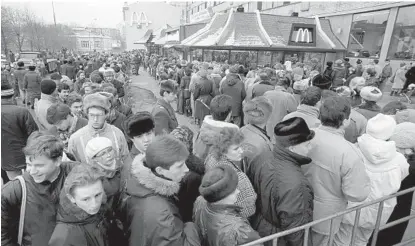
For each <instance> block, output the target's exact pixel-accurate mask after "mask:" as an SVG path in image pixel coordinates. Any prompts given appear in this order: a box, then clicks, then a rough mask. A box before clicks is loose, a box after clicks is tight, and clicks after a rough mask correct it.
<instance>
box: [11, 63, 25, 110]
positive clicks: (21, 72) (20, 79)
mask: <svg viewBox="0 0 415 246" xmlns="http://www.w3.org/2000/svg"><path fill="white" fill-rule="evenodd" d="M26 73H27V70H26V69H25V68H24V62H22V61H19V62H18V63H17V69H16V70H15V71H14V77H15V78H16V81H17V84H18V86H19V91H20V97H21V98H22V100H23V104H26V91H25V90H24V88H23V87H24V76H25V74H26Z"/></svg>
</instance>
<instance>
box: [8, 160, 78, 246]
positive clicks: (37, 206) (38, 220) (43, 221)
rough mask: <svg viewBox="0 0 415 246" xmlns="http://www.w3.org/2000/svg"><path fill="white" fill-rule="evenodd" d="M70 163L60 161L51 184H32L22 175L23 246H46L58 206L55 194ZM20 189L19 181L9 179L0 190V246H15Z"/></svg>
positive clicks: (20, 197)
mask: <svg viewBox="0 0 415 246" xmlns="http://www.w3.org/2000/svg"><path fill="white" fill-rule="evenodd" d="M74 165H80V164H79V163H74V162H63V163H62V164H61V165H60V173H59V175H58V177H57V178H56V180H55V181H53V182H52V183H51V182H48V181H45V182H42V183H39V184H38V183H35V181H34V180H33V178H32V177H31V176H30V175H29V174H28V173H24V174H23V178H24V180H25V181H26V189H27V190H26V191H27V202H26V212H25V221H24V228H23V243H22V245H24V246H30V245H32V246H45V245H48V242H49V239H50V237H51V235H52V232H53V230H54V229H55V225H56V213H57V210H58V206H59V194H60V191H61V189H62V188H63V185H64V182H65V179H66V177H67V176H68V174H69V172H70V171H71V170H72V167H73V166H74ZM21 202H22V187H21V184H20V182H19V180H12V181H10V182H8V183H7V184H5V185H4V186H3V187H2V190H1V245H3V246H17V232H18V228H19V218H20V206H21Z"/></svg>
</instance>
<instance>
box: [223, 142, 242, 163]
mask: <svg viewBox="0 0 415 246" xmlns="http://www.w3.org/2000/svg"><path fill="white" fill-rule="evenodd" d="M243 153H244V151H243V149H242V147H241V145H239V144H232V145H231V146H229V148H228V152H227V153H226V156H227V157H228V159H229V160H231V161H240V160H241V159H242V154H243Z"/></svg>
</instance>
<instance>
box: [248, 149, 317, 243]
mask: <svg viewBox="0 0 415 246" xmlns="http://www.w3.org/2000/svg"><path fill="white" fill-rule="evenodd" d="M310 162H311V159H310V158H308V157H305V156H301V155H298V154H296V153H293V152H291V151H289V150H287V149H285V148H283V147H281V146H279V145H278V144H277V145H275V147H274V149H273V151H267V152H264V153H262V154H261V155H258V156H257V157H256V158H255V159H253V160H252V161H251V162H250V163H248V166H247V171H246V173H247V175H248V177H249V179H250V180H251V182H252V184H253V186H254V188H255V190H256V192H257V193H258V201H257V211H256V213H255V215H254V216H253V217H252V218H251V225H252V227H253V228H254V229H255V230H256V231H258V233H259V235H260V236H261V237H265V236H269V235H271V234H273V233H277V232H279V231H284V230H288V229H292V228H294V227H298V226H301V225H304V224H306V223H309V222H311V221H312V220H313V189H312V187H311V185H310V183H309V181H308V180H307V179H306V177H305V176H304V174H303V172H302V170H301V167H302V166H303V165H306V164H309V163H310ZM284 240H285V241H286V243H288V244H287V245H303V241H304V231H300V232H298V233H294V234H290V235H287V236H285V237H284ZM279 245H280V244H279Z"/></svg>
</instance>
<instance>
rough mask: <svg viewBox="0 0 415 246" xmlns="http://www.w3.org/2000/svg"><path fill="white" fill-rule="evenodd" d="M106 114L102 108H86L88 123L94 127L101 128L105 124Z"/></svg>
mask: <svg viewBox="0 0 415 246" xmlns="http://www.w3.org/2000/svg"><path fill="white" fill-rule="evenodd" d="M106 118H107V115H106V114H105V111H104V110H103V109H99V108H90V109H89V110H88V125H90V126H91V127H92V128H94V129H102V127H103V126H104V124H105V120H106Z"/></svg>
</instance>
